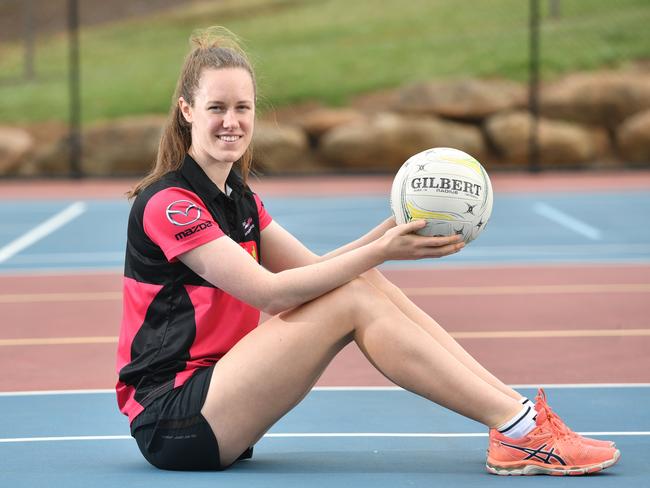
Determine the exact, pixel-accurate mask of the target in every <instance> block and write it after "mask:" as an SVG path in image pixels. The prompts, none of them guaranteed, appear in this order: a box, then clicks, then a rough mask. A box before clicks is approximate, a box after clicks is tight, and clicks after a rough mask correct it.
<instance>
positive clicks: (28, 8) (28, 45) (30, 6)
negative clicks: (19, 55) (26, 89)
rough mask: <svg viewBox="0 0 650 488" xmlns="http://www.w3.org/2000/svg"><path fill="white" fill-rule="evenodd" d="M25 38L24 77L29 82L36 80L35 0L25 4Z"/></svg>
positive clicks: (26, 0)
mask: <svg viewBox="0 0 650 488" xmlns="http://www.w3.org/2000/svg"><path fill="white" fill-rule="evenodd" d="M23 36H24V41H25V66H24V70H23V77H24V79H25V80H27V81H32V80H33V79H34V77H35V76H34V75H35V72H34V0H25V3H23Z"/></svg>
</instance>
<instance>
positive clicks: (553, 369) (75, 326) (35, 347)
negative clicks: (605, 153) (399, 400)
mask: <svg viewBox="0 0 650 488" xmlns="http://www.w3.org/2000/svg"><path fill="white" fill-rule="evenodd" d="M385 274H386V275H387V276H388V277H389V278H390V279H391V280H393V281H394V282H395V283H396V284H398V285H400V286H401V287H402V288H403V289H404V291H405V292H406V293H407V295H409V296H410V297H411V298H412V299H413V300H414V302H415V303H416V304H418V305H419V306H420V307H421V308H422V309H423V310H425V311H426V312H428V313H429V314H430V315H431V316H432V317H434V318H436V320H438V322H439V323H441V324H442V325H443V326H444V327H445V328H446V329H447V330H448V331H449V332H450V333H452V335H454V336H455V337H456V338H457V339H458V340H459V341H460V343H461V344H462V345H463V346H464V347H465V348H466V349H467V350H468V351H469V352H470V353H472V354H473V355H474V356H475V357H476V358H477V359H478V360H479V361H480V362H481V363H482V364H484V365H485V366H486V367H487V368H488V369H490V370H491V371H492V372H493V373H495V374H496V375H497V376H498V377H500V378H501V379H503V380H504V381H506V382H508V383H516V384H522V383H526V384H538V383H620V382H647V381H649V380H650V355H648V354H647V351H649V350H650V329H648V323H647V317H648V314H647V311H648V301H649V299H650V279H649V278H650V266H638V265H635V266H567V267H557V266H551V267H541V266H537V267H524V268H522V267H507V268H501V267H485V266H482V267H476V268H474V267H471V268H444V269H433V270H431V269H429V270H392V269H387V270H385ZM120 287H121V276H120V275H119V274H118V273H100V274H94V273H86V274H75V275H58V276H57V275H42V276H41V275H39V276H3V277H0V312H1V313H2V317H3V322H4V324H5V326H3V327H2V329H1V330H0V334H1V336H0V350H1V354H2V355H1V359H0V363H2V364H3V365H4V366H5V371H7V370H9V371H12V373H11V374H9V375H3V377H2V378H0V391H22V390H39V389H45V390H56V389H94V388H112V387H113V386H114V384H115V370H114V358H115V350H116V345H117V334H118V330H119V322H120V317H121V295H120ZM470 303H471V306H468V304H470ZM390 384H391V383H390V382H388V380H386V379H385V378H383V377H382V376H381V375H380V374H379V373H378V372H377V371H375V370H374V369H373V368H372V366H370V365H369V364H368V362H367V361H366V360H365V358H364V357H363V356H362V354H361V353H360V352H359V350H358V349H357V348H356V346H349V347H348V348H346V349H345V350H344V351H343V352H342V353H341V354H340V355H339V356H338V357H337V358H336V359H335V361H334V362H333V363H332V365H331V366H330V368H329V369H328V370H327V371H326V373H325V374H324V375H323V377H322V378H321V380H320V382H319V385H320V386H341V385H349V386H374V385H390Z"/></svg>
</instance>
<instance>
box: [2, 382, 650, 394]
mask: <svg viewBox="0 0 650 488" xmlns="http://www.w3.org/2000/svg"><path fill="white" fill-rule="evenodd" d="M510 387H511V388H515V389H519V388H521V389H537V388H548V389H551V388H558V389H562V388H650V383H542V384H536V385H525V384H524V385H510ZM312 391H406V390H404V389H403V388H401V387H399V386H315V387H314V388H312ZM96 394H103V395H106V394H115V390H114V389H111V388H107V389H88V390H32V391H3V392H0V397H20V396H41V395H42V396H48V395H96Z"/></svg>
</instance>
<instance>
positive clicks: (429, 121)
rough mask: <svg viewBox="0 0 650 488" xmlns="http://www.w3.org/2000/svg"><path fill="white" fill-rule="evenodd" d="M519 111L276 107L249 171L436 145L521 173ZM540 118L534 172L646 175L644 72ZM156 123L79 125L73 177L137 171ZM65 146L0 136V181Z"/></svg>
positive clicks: (549, 99) (416, 98)
mask: <svg viewBox="0 0 650 488" xmlns="http://www.w3.org/2000/svg"><path fill="white" fill-rule="evenodd" d="M526 106H527V89H526V86H525V85H523V84H519V83H515V82H512V81H507V80H480V79H461V80H452V81H436V80H433V81H429V82H420V83H414V84H411V85H407V86H404V87H401V88H399V89H397V90H393V91H385V92H379V93H374V94H368V95H364V96H362V97H358V98H356V99H354V100H352V101H351V103H350V105H349V106H348V107H345V108H331V107H324V106H321V105H319V104H316V103H309V104H305V105H304V106H296V107H289V108H283V109H280V110H277V111H274V112H271V113H266V114H264V115H263V116H262V117H260V119H259V120H258V121H257V123H256V128H255V135H254V139H253V153H254V158H255V164H256V167H258V168H260V169H261V170H262V172H263V173H266V174H274V173H275V174H281V173H294V172H297V173H313V172H338V171H358V172H373V171H377V172H393V171H396V170H397V168H399V166H400V165H401V164H402V162H403V161H404V160H406V159H407V158H408V157H409V156H411V155H412V154H414V153H416V152H419V151H422V150H424V149H427V148H430V147H435V146H448V147H455V148H458V149H461V150H463V151H466V152H468V153H470V154H472V155H473V156H474V157H476V158H477V159H479V160H480V161H482V162H483V163H484V165H485V166H486V167H487V168H488V169H495V168H507V169H516V168H522V169H523V168H525V167H526V165H527V160H528V151H529V138H530V131H531V128H532V127H533V125H534V122H533V120H532V119H531V117H530V114H529V113H528V112H527V110H526ZM540 109H541V114H542V117H541V118H540V119H539V120H538V121H537V124H535V126H536V127H537V129H538V141H539V147H540V158H541V164H542V167H544V168H549V169H551V168H553V169H557V168H596V167H611V168H624V167H636V166H644V167H648V166H650V69H648V68H645V69H644V68H642V67H641V65H639V67H637V68H634V69H629V70H626V71H616V72H614V71H605V72H590V73H575V74H571V75H569V76H566V77H565V78H563V79H560V80H558V81H555V82H553V83H550V84H548V85H545V86H543V87H542V91H541V99H540ZM164 121H165V117H164V116H158V115H155V116H144V117H129V118H124V119H119V120H113V121H110V122H102V123H98V124H93V125H90V126H87V127H84V130H83V134H82V140H83V148H84V151H83V156H84V157H83V170H84V172H85V173H87V174H89V175H97V176H105V175H133V176H135V175H141V174H144V173H146V172H147V171H148V170H149V168H150V167H151V165H152V162H153V161H154V159H155V153H156V148H157V146H158V138H159V135H160V132H161V128H162V126H163V124H164ZM66 142H67V139H66V134H65V128H64V127H58V128H52V127H50V129H49V130H48V129H45V130H44V129H43V127H42V126H35V127H22V128H21V127H2V126H0V174H1V175H41V174H65V173H66V172H67V146H66Z"/></svg>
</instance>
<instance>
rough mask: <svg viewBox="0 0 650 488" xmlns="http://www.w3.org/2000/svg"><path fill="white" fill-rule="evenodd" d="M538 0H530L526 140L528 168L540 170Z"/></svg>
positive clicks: (532, 170) (533, 170) (535, 171)
mask: <svg viewBox="0 0 650 488" xmlns="http://www.w3.org/2000/svg"><path fill="white" fill-rule="evenodd" d="M539 22H540V19H539V0H530V45H529V47H530V52H529V61H530V64H529V82H528V109H529V110H530V116H531V123H530V135H529V140H528V170H529V171H531V172H533V173H537V172H539V171H541V167H540V157H539V156H540V155H539Z"/></svg>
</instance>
